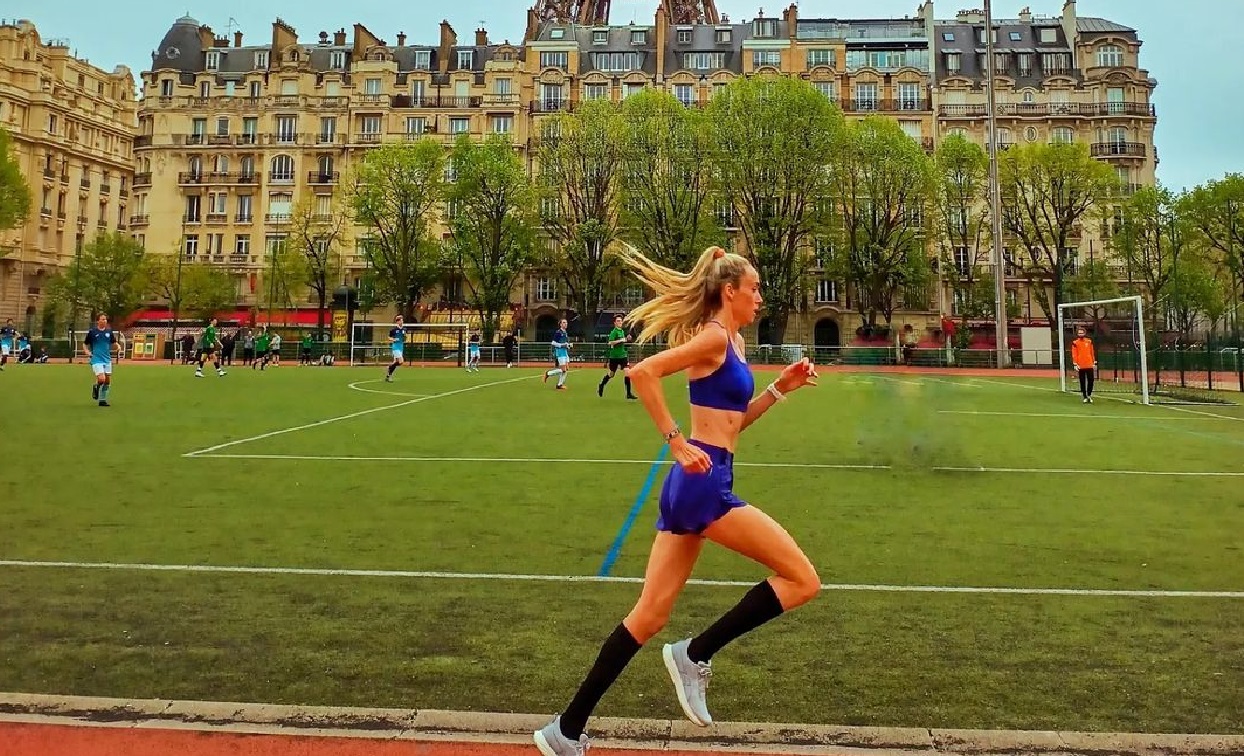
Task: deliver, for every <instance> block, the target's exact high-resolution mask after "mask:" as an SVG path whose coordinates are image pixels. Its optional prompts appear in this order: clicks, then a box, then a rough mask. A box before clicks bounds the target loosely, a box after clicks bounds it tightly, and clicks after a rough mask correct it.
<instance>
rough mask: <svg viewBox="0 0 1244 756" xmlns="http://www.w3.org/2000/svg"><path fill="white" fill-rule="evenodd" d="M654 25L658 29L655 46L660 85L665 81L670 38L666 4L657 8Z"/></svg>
mask: <svg viewBox="0 0 1244 756" xmlns="http://www.w3.org/2000/svg"><path fill="white" fill-rule="evenodd" d="M652 23H653V25H654V26H655V27H656V39H655V40H654V41H653V45H654V46H655V47H656V51H657V83H658V84H660V83H662V82H664V81H665V46H666V44H668V42H669V36H670V17H669V14H668V13H667V12H666V10H665V3H661V5H660V6H659V7H658V8H657V15H656V18H654V19H653V21H652Z"/></svg>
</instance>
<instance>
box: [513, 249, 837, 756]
mask: <svg viewBox="0 0 1244 756" xmlns="http://www.w3.org/2000/svg"><path fill="white" fill-rule="evenodd" d="M621 256H622V259H623V260H624V261H625V262H626V264H627V265H629V266H630V267H631V268H632V269H633V270H634V271H635V273H636V275H637V277H638V278H639V279H640V281H642V282H643V283H644V284H646V285H647V286H648V287H649V288H651V289H653V290H654V291H655V292H656V297H655V298H654V299H652V300H650V301H648V302H647V303H645V304H643V305H641V306H640V307H638V308H636V309H635V310H634V311H633V312H631V313H630V314H629V315H628V316H627V318H626V319H627V320H628V321H629V322H630V323H643V329H642V331H641V332H640V334H639V339H638V341H639V343H643V342H646V341H648V340H650V339H652V338H653V337H654V336H657V335H658V334H660V333H663V332H668V334H669V343H670V347H671V348H669V349H667V350H665V351H662V352H659V353H657V354H656V355H653V356H652V357H649V358H648V359H646V360H643V361H641V362H640V363H639V364H637V365H636V366H635V367H633V368H631V379H632V381H633V382H634V384H635V392H636V393H637V394H638V395H639V399H640V401H641V402H643V405H644V408H645V409H646V410H648V414H649V415H651V416H652V419H653V421H654V422H655V423H656V426H657V430H658V432H660V433H661V435H662V436H663V437H664V438H665V440H666V442H667V443H669V445H670V451H671V453H672V455H673V457H674V460H675V461H676V462H677V464H676V465H674V466H673V468H672V469H671V470H670V472H669V474H668V476H667V477H666V479H665V484H664V486H663V488H662V490H661V503H660V516H659V517H658V518H657V523H656V527H657V534H656V540H655V541H654V542H653V544H652V550H651V552H650V553H649V555H648V568H647V570H646V572H645V574H644V585H643V589H642V591H641V592H640V595H639V600H638V602H637V603H636V604H635V607H634V608H633V609H632V610H631V612H630V614H628V615H627V616H626V618H625V619H624V620H623V621H622V623H621V624H620V625H618V627H617V628H616V629H614V631H613V634H612V635H610V636H609V638H608V639H607V640H606V641H605V643H604V646H603V647H602V648H601V650H600V654H599V656H597V658H596V662H595V664H594V665H593V666H592V669H591V671H590V672H588V674H587V677H586V678H585V679H584V680H583V683H582V684H581V685H580V687H579V690H578V692H577V693H576V694H575V696H574V698H573V699H572V700H571V701H570V705H569V706H567V707H566V709H565V711H564V712H563V713H562V714H561V715H560V716H558V717H556V718H555V719H554V720H553V721H552V722H550V723H549V724H548V725H547V726H546V727H544V729H542V730H539V731H537V732H536V733H535V734H534V738H535V742H536V746H537V747H538V748H539V749H540V752H541V753H543V754H544V755H545V756H582V755H583V754H584V753H585V752H586V750H587V747H588V738H587V736H586V735H584V733H583V729H584V726H585V725H586V724H587V719H588V717H589V716H590V715H591V713H592V710H593V709H594V708H595V707H596V704H597V702H598V701H599V700H600V698H601V696H602V695H604V693H605V691H606V690H608V689H609V687H610V686H611V685H612V684H613V682H614V680H616V679H617V678H618V675H620V674H621V673H622V670H623V669H625V667H626V665H627V664H628V663H629V662H630V660H631V658H632V657H634V656H635V654H636V653H638V651H639V649H640V648H641V647H642V646H643V645H644V644H645V643H647V642H648V641H649V640H650V639H652V638H653V637H654V636H655V635H656V634H657V633H658V632H660V631H661V629H662V628H663V627H664V626H665V623H666V621H667V620H668V619H669V615H670V611H671V610H672V609H673V607H674V602H675V601H676V600H677V598H678V595H679V593H681V592H682V589H683V586H684V585H685V584H686V582H687V578H688V577H689V576H690V575H691V570H692V569H693V568H694V566H695V563H696V560H697V558H698V557H699V556H700V551H701V549H703V547H704V541H705V539H707V540H710V541H713V542H715V543H717V544H720V545H722V546H725V547H726V548H728V549H730V550H732V551H735V552H737V553H739V554H742V555H743V556H746V557H748V558H750V559H754V560H756V561H757V562H760V563H761V564H763V565H765V566H766V567H768V568H769V569H771V570H773V572H774V573H775V574H774V575H773V576H772V577H770V578H769V579H768V580H766V581H764V582H762V583H759V584H758V585H756V586H755V587H753V588H752V589H751V590H749V591H748V592H747V594H745V595H744V596H743V599H742V600H741V601H739V603H738V604H736V605H735V606H734V608H732V609H730V610H729V611H728V612H726V613H725V615H723V616H722V617H721V618H720V619H718V620H717V621H716V622H715V623H713V624H712V625H711V626H709V628H708V629H706V630H705V631H704V632H703V633H701V634H700V635H698V636H696V637H695V638H691V639H689V640H683V641H679V642H678V643H674V644H667V645H666V646H665V647H664V648H663V649H662V652H661V655H662V658H663V660H664V662H665V668H666V671H667V672H668V673H669V675H670V678H671V679H672V680H673V683H674V691H675V693H676V694H677V696H678V702H679V704H680V705H681V706H682V710H683V712H684V713H685V714H686V715H687V717H688V718H689V719H690V720H691V721H692V722H694V723H695V724H697V725H700V726H702V727H706V726H708V725H709V724H711V723H712V721H713V718H712V716H711V715H710V714H709V712H708V707H707V705H706V703H705V695H704V694H705V689H706V687H707V684H708V679H709V676H710V675H711V674H712V667H711V666H710V664H711V660H712V658H713V655H714V654H715V653H716V652H717V651H720V650H721V649H722V648H723V647H724V646H725V645H726V644H728V643H730V642H731V641H733V640H734V639H736V638H738V637H739V636H741V635H743V634H744V633H747V632H749V631H751V630H754V629H756V628H757V627H759V626H760V625H762V624H764V623H765V622H768V621H769V620H772V619H775V618H777V617H778V616H780V615H781V614H783V613H784V612H788V611H790V610H791V609H794V608H795V607H797V606H799V605H800V604H803V603H805V602H807V601H809V600H811V599H812V598H813V597H814V596H816V594H817V592H818V591H819V590H820V586H821V583H820V578H819V577H817V574H816V570H815V569H814V568H813V567H812V563H811V562H810V561H809V560H808V557H807V556H805V555H804V553H803V551H801V550H800V548H799V546H798V545H797V544H796V543H795V540H794V539H793V538H791V536H790V534H788V533H787V532H786V531H785V530H784V529H783V528H782V526H781V525H779V524H778V523H777V522H775V521H774V520H773V519H772V518H770V517H769V516H768V515H766V514H765V513H764V512H761V511H760V510H759V509H757V508H755V507H752V506H749V505H748V504H747V503H746V502H744V501H742V500H740V499H739V498H738V497H737V496H735V495H734V493H733V491H732V487H733V482H734V475H733V470H732V464H733V460H734V448H735V444H736V443H737V442H738V438H739V434H740V433H742V432H743V431H744V430H745V429H746V428H747V427H748V426H750V425H751V424H752V423H754V422H755V421H756V420H758V419H759V418H760V416H761V415H763V414H764V413H765V412H766V411H768V410H769V408H770V407H772V406H773V405H774V404H776V403H777V402H780V401H783V400H785V399H786V395H787V394H789V393H790V392H792V391H795V390H796V389H799V388H802V387H803V386H808V385H816V382H815V378H816V370H815V368H814V366H813V365H812V363H811V362H810V361H809V360H807V359H806V358H805V359H802V360H800V361H799V362H796V363H794V364H792V365H790V366H788V367H787V368H786V369H784V370H783V371H782V373H781V375H780V376H779V377H778V379H777V380H775V381H774V382H773V383H770V384H769V386H768V388H766V389H765V390H764V391H762V392H761V393H760V394H759V395H757V396H756V397H755V398H753V396H752V392H753V390H754V388H755V386H754V383H753V378H752V373H751V370H750V368H749V367H748V365H747V362H745V361H744V358H743V348H744V342H743V337H742V336H741V335H740V334H739V329H740V328H742V327H744V326H746V325H748V324H749V323H751V322H752V321H753V320H754V319H755V318H756V311H757V310H758V309H759V308H760V305H761V303H762V299H761V296H760V278H759V276H758V275H757V274H756V270H755V269H754V268H753V267H752V266H751V265H750V264H749V263H748V262H747V260H746V259H744V258H743V257H740V256H738V255H734V254H727V253H726V252H725V251H724V250H722V249H721V248H720V247H710V248H709V249H708V250H706V251H705V252H704V254H703V255H701V257H700V259H699V261H698V262H697V263H696V265H695V268H694V269H692V271H691V272H690V273H679V272H677V271H673V270H670V269H668V268H664V267H662V266H660V265H657V264H656V263H654V262H652V261H651V260H649V259H648V258H646V257H644V256H643V255H642V254H640V253H638V252H635V251H627V252H623V253H622V255H621ZM684 371H685V372H686V373H687V377H688V378H689V379H690V380H689V383H690V396H691V435H690V438H689V439H688V438H685V437H684V436H683V433H682V431H681V430H680V429H679V428H678V426H677V425H676V424H675V422H674V418H673V416H672V415H671V413H670V409H669V407H668V406H666V403H665V394H664V392H663V391H662V388H661V379H662V378H665V377H666V376H670V375H674V374H675V373H681V372H684Z"/></svg>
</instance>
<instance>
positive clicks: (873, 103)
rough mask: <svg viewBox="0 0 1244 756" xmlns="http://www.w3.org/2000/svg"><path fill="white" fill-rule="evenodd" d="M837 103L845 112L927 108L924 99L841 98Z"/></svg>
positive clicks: (884, 111) (893, 111)
mask: <svg viewBox="0 0 1244 756" xmlns="http://www.w3.org/2000/svg"><path fill="white" fill-rule="evenodd" d="M838 105H839V106H840V107H841V108H842V110H843V112H846V113H877V112H883V113H895V112H903V111H920V110H928V109H929V107H930V106H929V103H928V102H927V101H925V100H904V99H899V100H881V99H877V100H858V99H857V100H841V101H839V103H838Z"/></svg>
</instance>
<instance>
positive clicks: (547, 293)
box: [536, 278, 557, 302]
mask: <svg viewBox="0 0 1244 756" xmlns="http://www.w3.org/2000/svg"><path fill="white" fill-rule="evenodd" d="M536 301H539V302H556V301H557V281H555V280H554V279H552V278H537V279H536Z"/></svg>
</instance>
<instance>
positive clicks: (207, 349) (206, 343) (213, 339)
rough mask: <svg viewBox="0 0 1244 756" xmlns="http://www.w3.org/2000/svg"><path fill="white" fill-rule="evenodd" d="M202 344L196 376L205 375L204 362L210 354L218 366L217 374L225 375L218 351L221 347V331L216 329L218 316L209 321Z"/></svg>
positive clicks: (213, 362) (214, 363) (195, 371)
mask: <svg viewBox="0 0 1244 756" xmlns="http://www.w3.org/2000/svg"><path fill="white" fill-rule="evenodd" d="M202 345H203V349H202V350H201V351H200V352H199V366H198V367H197V368H195V370H194V377H195V378H202V377H203V364H204V363H206V362H207V358H208V357H209V356H210V357H211V358H212V364H213V365H214V366H215V367H216V375H219V376H221V377H224V375H225V371H224V369H223V368H222V367H221V366H220V357H218V356H217V353H216V352H217V350H218V349H220V333H219V332H218V331H217V330H216V318H212V319H211V320H209V321H207V328H204V329H203V341H202Z"/></svg>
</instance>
